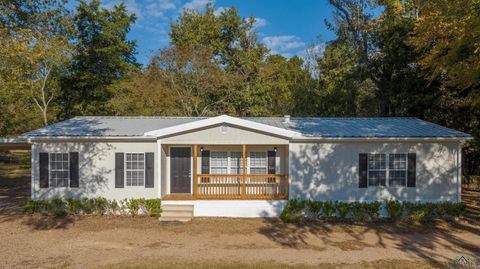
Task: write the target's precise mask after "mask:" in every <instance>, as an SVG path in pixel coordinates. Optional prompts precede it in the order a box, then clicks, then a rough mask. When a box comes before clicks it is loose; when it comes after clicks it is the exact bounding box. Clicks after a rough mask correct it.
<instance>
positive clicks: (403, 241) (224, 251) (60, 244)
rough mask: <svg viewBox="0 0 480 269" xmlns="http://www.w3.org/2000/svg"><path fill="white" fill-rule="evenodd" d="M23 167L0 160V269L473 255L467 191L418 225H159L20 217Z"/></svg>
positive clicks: (394, 262) (428, 263)
mask: <svg viewBox="0 0 480 269" xmlns="http://www.w3.org/2000/svg"><path fill="white" fill-rule="evenodd" d="M2 169H3V173H2V171H1V170H2ZM6 170H8V173H5V171H6ZM26 173H28V172H22V171H21V170H16V169H14V168H12V167H9V166H8V165H2V164H0V268H319V267H321V268H444V267H445V266H444V265H445V263H446V262H448V261H450V260H451V259H452V258H453V257H455V256H457V255H469V256H472V257H479V255H480V225H479V224H478V219H475V218H477V217H478V212H479V208H480V206H479V205H480V194H478V193H476V192H466V193H465V194H464V197H465V198H466V201H467V202H468V203H469V204H470V205H471V206H470V207H469V215H468V219H467V220H461V221H457V222H443V221H442V222H436V223H432V224H428V225H423V226H420V225H419V226H415V225H410V224H398V225H392V224H388V223H377V224H369V225H349V224H339V223H325V222H315V223H308V224H298V225H292V224H284V223H282V222H281V221H279V220H278V219H223V218H205V219H200V218H197V219H194V220H193V221H192V222H189V223H186V224H161V223H159V221H158V220H156V219H154V218H144V217H136V218H129V217H108V216H103V217H102V216H73V217H62V218H54V217H48V216H40V215H36V216H25V215H23V214H22V213H21V210H20V206H19V205H21V204H22V203H23V202H24V201H25V200H26V199H27V198H28V196H29V177H28V176H27V175H26ZM2 174H3V176H2Z"/></svg>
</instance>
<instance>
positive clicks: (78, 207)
mask: <svg viewBox="0 0 480 269" xmlns="http://www.w3.org/2000/svg"><path fill="white" fill-rule="evenodd" d="M65 202H66V208H65V210H66V212H67V214H70V215H75V214H79V213H81V212H82V201H80V200H79V199H72V198H69V199H65Z"/></svg>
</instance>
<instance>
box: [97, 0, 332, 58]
mask: <svg viewBox="0 0 480 269" xmlns="http://www.w3.org/2000/svg"><path fill="white" fill-rule="evenodd" d="M121 2H124V3H125V5H126V6H127V9H128V10H129V11H130V12H132V13H135V14H136V15H137V17H138V19H137V21H136V23H135V25H134V26H133V27H132V30H131V32H130V35H129V37H130V38H131V39H135V40H137V42H138V43H137V44H138V55H137V58H138V60H139V62H140V63H142V64H147V63H148V62H149V59H150V58H151V56H152V55H153V54H155V53H156V52H157V51H158V50H159V49H161V48H163V47H165V46H167V45H168V43H169V38H168V31H169V25H170V21H171V20H176V19H177V18H178V16H179V15H180V14H181V12H182V10H183V8H195V9H200V10H201V9H202V8H203V7H204V6H205V5H206V4H207V3H213V4H214V5H215V7H216V9H217V12H220V11H221V10H222V9H223V8H228V7H232V6H235V7H236V8H237V9H238V10H239V13H240V15H241V16H243V17H248V16H254V17H255V18H257V25H256V30H257V32H258V35H259V40H260V41H262V42H263V43H265V44H266V45H267V46H268V47H269V48H270V49H271V52H272V53H279V54H282V55H284V56H286V57H291V56H293V55H300V56H303V55H304V54H305V50H306V49H307V48H309V47H314V51H315V52H318V51H321V49H322V47H323V43H324V42H326V41H329V40H331V39H332V38H334V36H333V33H331V32H330V31H328V30H327V28H326V26H325V23H324V19H330V18H331V14H332V10H331V8H330V6H329V5H328V3H327V1H326V0H289V1H287V0H283V1H282V0H277V1H274V0H104V1H103V4H104V6H105V7H107V8H110V7H112V6H113V5H115V4H118V3H121Z"/></svg>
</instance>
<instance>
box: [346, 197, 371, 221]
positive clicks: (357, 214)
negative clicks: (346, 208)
mask: <svg viewBox="0 0 480 269" xmlns="http://www.w3.org/2000/svg"><path fill="white" fill-rule="evenodd" d="M350 210H351V212H352V216H353V219H354V220H355V221H360V222H363V221H365V220H366V219H367V213H366V212H365V207H364V206H363V203H360V202H353V203H351V204H350Z"/></svg>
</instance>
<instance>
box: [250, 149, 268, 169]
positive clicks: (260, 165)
mask: <svg viewBox="0 0 480 269" xmlns="http://www.w3.org/2000/svg"><path fill="white" fill-rule="evenodd" d="M266 173H267V153H266V152H250V174H266Z"/></svg>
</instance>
